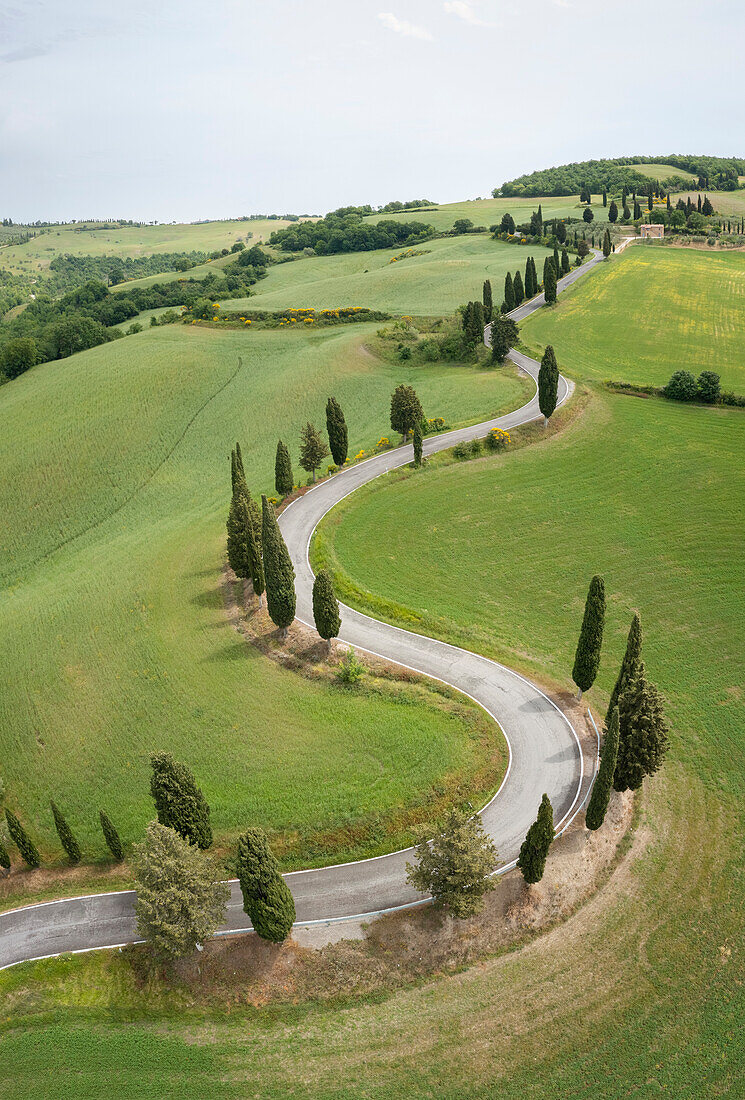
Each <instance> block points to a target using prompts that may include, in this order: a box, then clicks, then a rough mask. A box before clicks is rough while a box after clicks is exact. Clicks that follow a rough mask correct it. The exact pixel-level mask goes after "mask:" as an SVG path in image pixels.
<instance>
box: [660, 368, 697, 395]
mask: <svg viewBox="0 0 745 1100" xmlns="http://www.w3.org/2000/svg"><path fill="white" fill-rule="evenodd" d="M662 395H663V397H667V398H669V400H671V401H695V400H696V398H697V397H698V386H697V384H696V379H695V378H694V377H693V375H692V374H691V372H690V371H687V370H676V371H675V374H673V376H672V378H671V379H670V381H669V382H668V384H667V385H666V386H665V387H664V389H663V391H662Z"/></svg>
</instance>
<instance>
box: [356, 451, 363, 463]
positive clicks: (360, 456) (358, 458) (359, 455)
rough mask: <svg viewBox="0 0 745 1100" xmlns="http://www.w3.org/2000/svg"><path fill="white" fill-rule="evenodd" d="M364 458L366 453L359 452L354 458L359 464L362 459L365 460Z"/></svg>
mask: <svg viewBox="0 0 745 1100" xmlns="http://www.w3.org/2000/svg"><path fill="white" fill-rule="evenodd" d="M364 457H365V451H358V452H357V454H356V455H355V456H354V461H355V462H359V461H360V459H361V458H364Z"/></svg>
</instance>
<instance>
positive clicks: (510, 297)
mask: <svg viewBox="0 0 745 1100" xmlns="http://www.w3.org/2000/svg"><path fill="white" fill-rule="evenodd" d="M514 308H515V292H514V290H513V287H512V275H511V274H510V273H509V271H508V272H507V274H506V275H505V277H504V302H503V303H502V313H511V312H512V310H513V309H514Z"/></svg>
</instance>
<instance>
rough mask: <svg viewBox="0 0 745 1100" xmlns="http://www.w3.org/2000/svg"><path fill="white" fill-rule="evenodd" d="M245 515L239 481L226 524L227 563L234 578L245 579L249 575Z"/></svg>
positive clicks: (244, 504) (244, 505)
mask: <svg viewBox="0 0 745 1100" xmlns="http://www.w3.org/2000/svg"><path fill="white" fill-rule="evenodd" d="M245 514H246V498H245V495H244V493H243V484H242V482H241V481H240V480H237V481H236V488H235V489H234V491H233V499H232V500H231V502H230V509H229V511H228V522H227V524H226V526H227V530H228V562H229V564H230V568H231V569H232V570H233V572H234V573H235V575H236V577H247V576H249V573H250V568H249V561H248V546H247V544H246V520H245Z"/></svg>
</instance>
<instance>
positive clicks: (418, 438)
mask: <svg viewBox="0 0 745 1100" xmlns="http://www.w3.org/2000/svg"><path fill="white" fill-rule="evenodd" d="M423 442H424V441H423V439H422V425H421V421H417V423H416V424H415V425H414V439H413V443H414V465H415V466H421V464H422V447H423Z"/></svg>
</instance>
